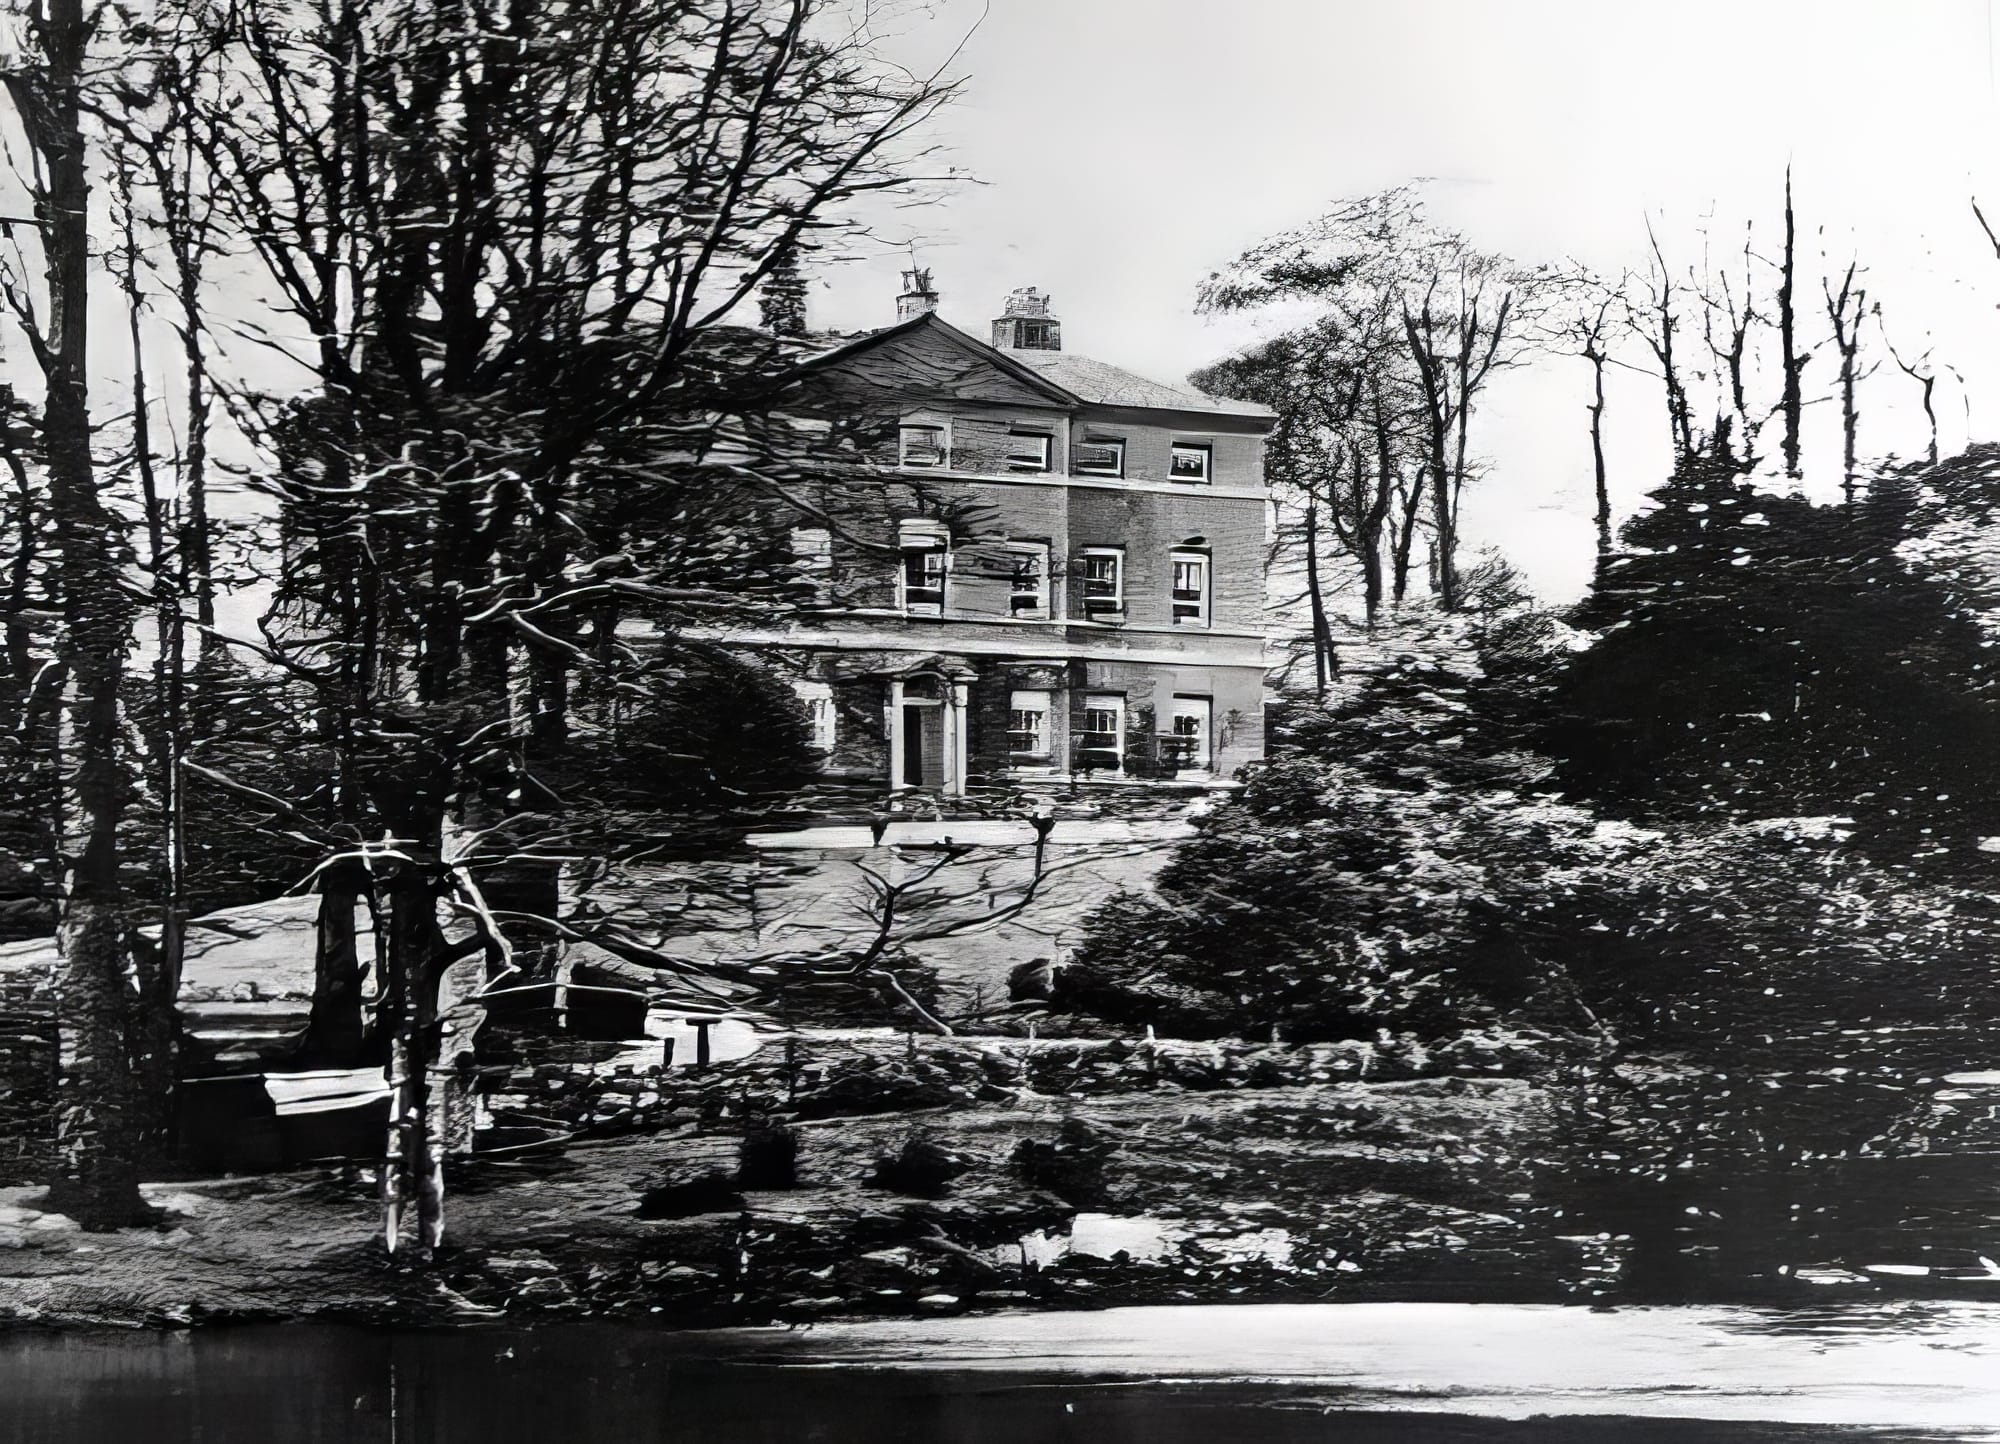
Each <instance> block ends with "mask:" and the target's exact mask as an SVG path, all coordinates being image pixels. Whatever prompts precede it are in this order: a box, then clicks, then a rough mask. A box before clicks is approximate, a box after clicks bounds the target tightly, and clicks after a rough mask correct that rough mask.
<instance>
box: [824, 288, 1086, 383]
mask: <svg viewBox="0 0 2000 1444" xmlns="http://www.w3.org/2000/svg"><path fill="white" fill-rule="evenodd" d="M920 328H930V329H935V330H937V331H940V332H942V333H943V334H945V335H946V336H949V337H950V338H951V339H952V340H953V341H956V342H958V343H959V344H960V345H961V346H963V347H965V349H966V350H967V351H969V352H972V353H973V354H974V355H977V356H978V357H980V358H981V359H982V360H986V361H990V362H992V363H993V364H994V365H995V366H998V367H999V368H1000V369H1001V370H1003V371H1005V372H1006V373H1007V374H1008V375H1010V376H1013V377H1015V378H1016V379H1017V380H1019V381H1021V382H1023V383H1024V384H1026V385H1028V386H1031V387H1033V388H1034V389H1035V390H1037V391H1041V392H1045V393H1046V394H1047V395H1048V396H1049V398H1050V399H1051V400H1053V401H1056V402H1058V403H1061V404H1065V405H1073V404H1075V403H1077V402H1079V401H1081V400H1083V398H1082V397H1080V396H1077V395H1076V394H1074V393H1073V392H1070V391H1067V390H1065V389H1064V388H1063V386H1062V384H1061V383H1060V382H1058V381H1056V380H1054V379H1053V378H1052V377H1047V376H1043V375H1042V374H1041V373H1039V372H1037V371H1035V370H1034V369H1032V368H1031V367H1027V366H1023V365H1021V363H1020V361H1019V359H1018V353H1016V352H1012V351H1001V350H999V349H997V348H995V347H992V346H989V345H987V344H986V343H985V342H984V341H982V340H980V339H979V338H978V337H977V336H968V335H966V333H965V332H963V331H961V330H959V329H958V327H956V326H954V325H952V324H951V323H950V322H949V321H946V320H945V319H944V318H943V317H942V316H940V315H938V313H937V312H935V311H926V312H924V314H922V315H921V316H912V317H911V318H910V319H909V320H907V321H898V322H897V323H896V324H895V325H893V326H884V327H883V328H882V329H881V330H879V331H864V332H862V334H861V335H859V336H854V337H850V338H849V339H848V340H845V341H842V342H840V343H839V344H838V345H835V346H833V347H832V348H831V349H829V350H825V351H821V352H819V353H818V354H816V355H812V356H808V357H806V358H805V359H804V360H802V361H800V362H799V364H798V368H797V369H798V371H800V372H804V371H812V370H817V369H819V368H820V367H823V366H833V365H838V364H839V363H840V362H842V361H844V360H846V359H847V358H848V357H850V356H853V355H855V354H856V353H858V352H861V351H865V350H867V349H868V348H869V347H871V346H875V345H877V344H879V343H881V342H883V341H887V340H889V339H891V338H892V337H896V336H906V335H908V334H909V333H910V332H912V331H916V330H918V329H920Z"/></svg>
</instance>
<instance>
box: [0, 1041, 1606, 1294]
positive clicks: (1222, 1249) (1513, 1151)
mask: <svg viewBox="0 0 2000 1444" xmlns="http://www.w3.org/2000/svg"><path fill="white" fill-rule="evenodd" d="M937 1046H939V1047H940V1048H946V1049H947V1050H948V1051H950V1052H951V1053H953V1054H954V1055H969V1054H972V1053H975V1052H976V1053H979V1054H981V1055H982V1056H988V1057H991V1056H994V1055H996V1054H997V1055H1002V1059H1003V1063H1004V1061H1005V1058H1004V1055H1005V1054H1006V1053H1007V1052H1008V1050H1020V1049H1025V1048H1029V1047H1032V1046H1033V1045H1028V1044H1024V1043H1019V1042H1011V1041H1007V1040H991V1041H990V1042H988V1043H985V1044H981V1045H978V1046H977V1047H976V1048H975V1047H973V1046H972V1045H960V1046H958V1047H955V1048H954V1047H950V1045H943V1044H940V1045H937ZM1061 1046H1062V1047H1065V1048H1067V1047H1068V1045H1061ZM1070 1052H1071V1055H1072V1056H1070V1057H1069V1059H1068V1061H1067V1062H1066V1063H1065V1064H1064V1065H1063V1066H1064V1067H1067V1068H1070V1069H1072V1070H1073V1071H1074V1074H1075V1075H1076V1076H1078V1077H1084V1076H1090V1077H1095V1078H1096V1080H1097V1084H1098V1086H1100V1087H1103V1088H1106V1089H1114V1088H1115V1086H1116V1085H1115V1084H1114V1082H1113V1081H1112V1079H1111V1073H1108V1072H1106V1071H1104V1070H1105V1068H1106V1065H1107V1064H1108V1065H1109V1068H1110V1070H1111V1072H1115V1073H1116V1074H1118V1075H1120V1076H1122V1077H1123V1078H1124V1079H1125V1081H1126V1082H1127V1083H1135V1082H1136V1080H1137V1079H1138V1078H1139V1076H1140V1075H1141V1074H1142V1073H1143V1072H1145V1071H1146V1070H1147V1068H1148V1067H1149V1065H1148V1064H1146V1063H1145V1061H1144V1060H1143V1058H1142V1055H1141V1054H1140V1053H1137V1052H1127V1053H1125V1054H1124V1055H1123V1056H1115V1057H1114V1056H1108V1055H1107V1056H1106V1057H1104V1058H1101V1059H1099V1060H1098V1061H1097V1062H1096V1063H1092V1062H1091V1061H1090V1059H1089V1057H1088V1056H1085V1055H1084V1054H1082V1053H1077V1052H1076V1050H1074V1049H1071V1050H1070ZM1277 1053H1283V1054H1285V1055H1287V1057H1286V1060H1285V1061H1284V1062H1282V1063H1280V1062H1279V1061H1276V1060H1274V1058H1273V1056H1271V1055H1274V1054H1277ZM1170 1056H1171V1055H1170ZM1196 1061H1198V1060H1192V1059H1191V1060H1190V1061H1189V1064H1188V1066H1190V1067H1192V1066H1194V1063H1195V1062H1196ZM1212 1061H1213V1065H1214V1068H1215V1073H1214V1076H1213V1077H1211V1078H1209V1079H1208V1080H1207V1081H1208V1082H1210V1083H1212V1084H1213V1086H1207V1087H1198V1088H1182V1087H1180V1086H1178V1085H1175V1084H1171V1083H1166V1084H1159V1083H1155V1084H1154V1085H1153V1086H1148V1087H1144V1088H1136V1087H1135V1088H1134V1089H1132V1090H1130V1091H1105V1092H1100V1093H1095V1094H1090V1093H1083V1094H1069V1095H1064V1096H1056V1095H1048V1094H1043V1093H1041V1092H1039V1091H1037V1090H1036V1089H1034V1088H1032V1087H1019V1088H1014V1089H1010V1090H1005V1091H1006V1096H1005V1097H1004V1099H1002V1100H999V1101H993V1102H987V1103H979V1104H974V1105H973V1106H969V1107H968V1106H963V1105H958V1106H948V1107H940V1108H929V1109H925V1108H910V1109H904V1110H902V1111H896V1112H891V1113H884V1114H876V1115H873V1116H835V1117H828V1118H820V1119H805V1120H802V1121H800V1122H799V1123H798V1124H797V1132H798V1136H799V1140H800V1143H799V1155H798V1185H799V1186H797V1187H795V1188H790V1189H782V1190H768V1191H756V1190H751V1191H746V1192H741V1193H738V1192H736V1191H735V1190H734V1188H733V1187H732V1186H731V1185H730V1184H729V1183H727V1182H726V1181H715V1182H713V1183H712V1184H711V1185H710V1186H709V1187H708V1189H707V1191H706V1192H704V1188H703V1184H702V1180H704V1179H705V1178H709V1177H710V1176H711V1175H724V1176H727V1175H730V1174H733V1173H734V1171H735V1169H736V1166H737V1157H738V1154H737V1150H738V1148H739V1137H740V1135H739V1131H738V1129H737V1128H736V1127H735V1126H733V1125H732V1124H731V1123H730V1122H729V1121H728V1120H711V1121H707V1122H699V1123H697V1122H689V1123H685V1124H683V1125H681V1126H678V1127H669V1128H666V1129H662V1130H661V1131H658V1132H653V1133H647V1134H641V1135H638V1136H630V1137H624V1138H601V1139H593V1140H586V1141H583V1142H580V1143H576V1144H572V1145H571V1146H569V1147H568V1148H567V1149H565V1150H561V1151H550V1152H546V1153H529V1154H523V1155H520V1156H517V1157H515V1158H512V1159H497V1158H496V1159H475V1160H470V1161H468V1162H467V1163H465V1164H463V1165H462V1166H460V1167H459V1168H457V1169H456V1170H455V1173H454V1178H453V1182H452V1195H451V1199H450V1204H449V1214H448V1229H449V1240H450V1247H449V1248H448V1249H447V1251H446V1252H445V1254H444V1256H443V1257H441V1258H440V1259H439V1260H438V1261H437V1262H436V1263H435V1264H433V1265H431V1266H429V1267H422V1268H420V1267H417V1266H414V1265H413V1264H407V1263H405V1264H398V1263H393V1262H391V1261H390V1260H389V1259H387V1258H386V1257H385V1256H384V1254H383V1251H382V1249H381V1246H380V1244H379V1243H378V1242H376V1241H375V1239H374V1234H375V1231H376V1229H377V1212H376V1207H375V1203H374V1198H373V1190H372V1188H371V1187H370V1181H369V1178H368V1176H367V1175H366V1173H365V1171H363V1170H360V1169H356V1168H352V1167H349V1168H347V1169H345V1170H341V1169H332V1168H322V1169H316V1170H306V1171H301V1172H295V1173H290V1174H283V1175H273V1176H265V1177H256V1178H239V1179H222V1180H209V1181H194V1182H185V1183H177V1184H172V1185H154V1186H149V1190H148V1192H149V1196H150V1197H151V1198H152V1201H153V1202H154V1203H156V1204H157V1205H159V1206H160V1207H161V1208H163V1209H164V1210H165V1211H166V1213H167V1216H168V1217H167V1222H166V1224H165V1226H164V1227H162V1228H160V1229H157V1230H126V1231H122V1232H117V1233H109V1234H84V1233H81V1232H79V1231H78V1230H77V1229H76V1228H75V1226H74V1225H73V1224H72V1223H71V1222H70V1221H69V1220H67V1219H65V1218H62V1217H60V1216H58V1215H52V1214H45V1213H41V1212H39V1211H38V1210H37V1208H36V1203H37V1200H38V1197H39V1195H38V1193H37V1192H36V1191H35V1190H32V1189H24V1188H16V1189H11V1190H5V1191H0V1316H6V1317H11V1319H12V1320H13V1321H15V1322H17V1323H22V1324H41V1325H91V1324H155V1325H158V1324H173V1323H185V1322H190V1321H196V1320H210V1319H244V1318H275V1317H305V1316H317V1317H342V1318H362V1319H373V1320H383V1319H390V1318H396V1319H410V1320H426V1321H452V1320H471V1319H478V1318H487V1317H499V1316H513V1315H529V1316H533V1315H540V1314H545V1313H551V1312H553V1313H565V1312H577V1311H584V1310H588V1311H590V1312H592V1313H608V1314H630V1315H641V1316H648V1317H652V1316H664V1317H663V1318H662V1319H661V1321H663V1322H675V1323H714V1322H744V1321H752V1320H759V1319H805V1318H817V1317H828V1316H839V1315H845V1314H855V1313H873V1312H890V1313H910V1312H935V1311H946V1312H956V1311H959V1310H962V1309H966V1308H973V1307H986V1306H1005V1305H1014V1306H1020V1305H1027V1304H1032V1305H1039V1306H1089V1305H1093V1304H1098V1303H1111V1302H1137V1301H1153V1302H1166V1301H1192V1300H1202V1299H1208V1300H1226V1299H1236V1298H1243V1297H1259V1298H1263V1297H1269V1298H1295V1299H1305V1298H1328V1297H1333V1298H1371V1297H1385V1296H1400V1297H1411V1296H1436V1297H1485V1296H1492V1297H1514V1298H1521V1297H1530V1298H1532V1297H1551V1298H1554V1297H1563V1296H1566V1291H1567V1290H1569V1289H1573V1288H1577V1287H1583V1286H1586V1285H1587V1283H1588V1280H1589V1278H1590V1270H1591V1267H1592V1259H1593V1254H1592V1250H1591V1248H1590V1247H1588V1246H1587V1245H1584V1244H1580V1243H1579V1242H1577V1241H1574V1240H1566V1239H1564V1238H1563V1237H1562V1235H1563V1233H1564V1231H1565V1228H1564V1225H1563V1222H1562V1220H1561V1219H1560V1218H1558V1217H1555V1216H1553V1215H1552V1213H1551V1210H1550V1209H1549V1208H1547V1207H1546V1206H1538V1207H1534V1208H1530V1207H1529V1206H1528V1205H1527V1201H1526V1194H1527V1192H1528V1190H1529V1175H1530V1171H1531V1170H1530V1166H1529V1165H1528V1164H1526V1163H1524V1162H1523V1160H1532V1159H1534V1158H1536V1157H1537V1156H1539V1155H1541V1154H1543V1153H1545V1152H1546V1150H1547V1149H1548V1148H1550V1147H1553V1146H1554V1144H1555V1130H1556V1128H1557V1120H1556V1116H1555V1114H1554V1112H1553V1111H1552V1110H1551V1108H1550V1106H1549V1104H1550V1095H1549V1092H1548V1090H1547V1089H1546V1088H1545V1087H1544V1086H1543V1085H1542V1084H1540V1083H1537V1082H1535V1081H1532V1080H1529V1079H1525V1078H1518V1077H1487V1078H1467V1077H1429V1078H1410V1079H1404V1080H1400V1081H1385V1082H1373V1081H1362V1080H1348V1081H1339V1080H1335V1081H1327V1082H1314V1083H1311V1084H1309V1085H1307V1086H1296V1085H1292V1086H1258V1082H1257V1080H1258V1078H1259V1076H1260V1075H1261V1076H1264V1077H1277V1076H1279V1075H1281V1074H1284V1073H1287V1072H1290V1073H1292V1074H1293V1075H1294V1076H1305V1072H1310V1071H1311V1070H1313V1069H1320V1070H1321V1071H1324V1070H1325V1068H1326V1066H1329V1065H1331V1066H1338V1060H1337V1059H1335V1058H1334V1057H1333V1056H1332V1055H1331V1054H1329V1053H1328V1052H1327V1051H1326V1050H1319V1051H1317V1052H1315V1051H1313V1050H1271V1049H1264V1050H1256V1051H1243V1050H1239V1051H1238V1052H1236V1053H1230V1054H1225V1053H1223V1052H1221V1051H1220V1050H1216V1051H1214V1052H1213V1054H1212ZM1151 1066H1152V1067H1153V1068H1154V1070H1155V1071H1157V1060H1156V1061H1155V1063H1154V1064H1153V1065H1151ZM1174 1066H1176V1065H1173V1064H1169V1065H1168V1070H1169V1071H1170V1072H1171V1071H1172V1069H1173V1067H1174ZM1301 1070H1305V1071H1304V1072H1301ZM725 1071H726V1070H718V1072H725ZM987 1071H989V1072H992V1071H994V1070H993V1069H991V1068H989V1069H988V1070H987ZM999 1071H1003V1072H1004V1071H1005V1070H1004V1068H1003V1069H1001V1070H999ZM1066 1124H1067V1126H1068V1128H1069V1130H1070V1131H1069V1133H1068V1134H1064V1132H1063V1130H1064V1128H1065V1125H1066ZM1079 1125H1081V1129H1080V1130H1079ZM1065 1137H1067V1138H1069V1139H1071V1140H1072V1141H1073V1140H1075V1139H1077V1138H1080V1137H1088V1138H1091V1139H1094V1140H1096V1146H1097V1147H1099V1148H1101V1149H1102V1150H1104V1151H1105V1152H1106V1153H1107V1155H1108V1156H1106V1157H1105V1159H1104V1163H1103V1166H1102V1170H1101V1173H1100V1174H1098V1175H1095V1176H1091V1177H1084V1178H1081V1179H1080V1180H1071V1181H1070V1182H1068V1183H1065V1182H1064V1181H1063V1180H1062V1179H1061V1178H1059V1177H1054V1176H1053V1175H1051V1174H1050V1173H1049V1172H1048V1171H1047V1170H1044V1171H1043V1173H1042V1174H1041V1175H1039V1176H1038V1177H1037V1178H1036V1180H1035V1182H1030V1180H1029V1178H1028V1177H1026V1176H1024V1173H1023V1168H1022V1166H1021V1165H1020V1164H1019V1162H1018V1161H1017V1150H1019V1149H1020V1147H1021V1145H1022V1144H1023V1142H1024V1141H1027V1142H1030V1143H1032V1144H1039V1145H1042V1146H1043V1147H1044V1148H1045V1149H1046V1148H1050V1147H1051V1146H1053V1145H1055V1144H1056V1143H1057V1141H1058V1140H1059V1139H1061V1138H1065ZM912 1139H921V1140H923V1141H925V1142H927V1143H930V1144H934V1145H935V1146H936V1147H937V1148H938V1149H940V1150H942V1151H943V1152H944V1153H945V1154H947V1155H949V1156H950V1157H951V1158H952V1159H953V1161H954V1166H956V1167H962V1169H963V1172H962V1173H960V1174H959V1175H958V1176H957V1177H956V1178H955V1179H953V1180H951V1182H950V1183H949V1185H948V1187H946V1188H945V1189H944V1190H943V1191H942V1192H940V1193H939V1194H938V1196H935V1197H915V1196H911V1194H909V1193H907V1192H898V1191H896V1190H895V1189H892V1188H889V1187H885V1186H881V1185H880V1184H879V1183H878V1182H877V1181H875V1180H874V1179H873V1174H874V1170H875V1168H876V1164H877V1161H878V1160H879V1159H880V1158H882V1157H884V1156H889V1155H896V1154H899V1153H900V1152H901V1151H902V1150H903V1149H904V1147H905V1145H906V1144H908V1143H909V1141H910V1140H912ZM1055 1151H1056V1153H1058V1154H1059V1153H1060V1152H1061V1150H1060V1149H1056V1150H1055ZM1083 1172H1084V1173H1086V1174H1087V1173H1089V1170H1088V1169H1086V1170H1083ZM1052 1178H1053V1181H1052ZM1037 1183H1039V1184H1041V1185H1043V1186H1036V1185H1037ZM676 1185H679V1186H681V1187H679V1188H678V1189H676V1187H675V1186H676ZM1051 1188H1057V1189H1060V1190H1062V1191H1063V1192H1064V1193H1066V1194H1067V1197H1060V1196H1058V1195H1057V1193H1056V1192H1051V1191H1050V1189H1051ZM662 1199H666V1200H669V1202H668V1203H667V1204H666V1205H664V1206H663V1205H662V1202H661V1200H662ZM676 1199H678V1202H673V1201H672V1200H676ZM661 1212H665V1213H669V1214H678V1215H680V1216H669V1217H643V1216H642V1214H648V1213H655V1214H657V1213H661Z"/></svg>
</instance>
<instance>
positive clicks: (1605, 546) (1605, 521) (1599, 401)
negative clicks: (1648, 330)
mask: <svg viewBox="0 0 2000 1444" xmlns="http://www.w3.org/2000/svg"><path fill="white" fill-rule="evenodd" d="M1585 354H1586V355H1587V356H1588V357H1589V360H1590V367H1591V377H1592V383H1593V384H1592V389H1591V398H1590V466H1591V477H1592V480H1593V481H1594V482H1595V484H1596V488H1597V549H1598V550H1599V551H1608V550H1610V547H1611V484H1610V479H1609V476H1608V475H1607V473H1606V471H1605V467H1604V353H1603V352H1602V351H1598V350H1592V351H1589V352H1587V353H1585Z"/></svg>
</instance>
